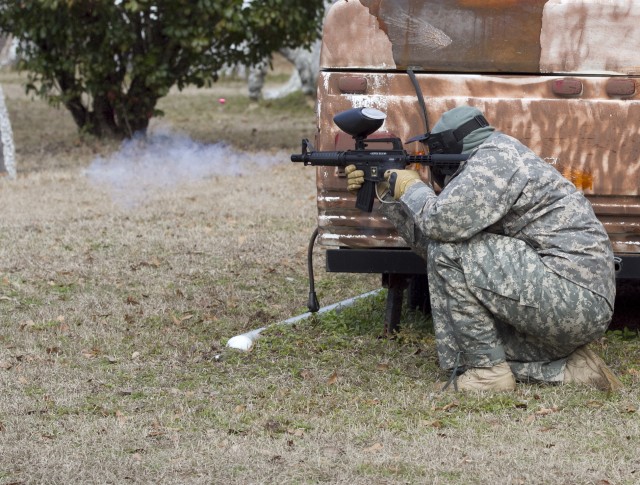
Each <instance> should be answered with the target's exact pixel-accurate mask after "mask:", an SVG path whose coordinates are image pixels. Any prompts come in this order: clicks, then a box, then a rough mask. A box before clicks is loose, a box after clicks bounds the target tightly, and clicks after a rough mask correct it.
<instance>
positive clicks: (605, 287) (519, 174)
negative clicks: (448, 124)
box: [400, 132, 615, 308]
mask: <svg viewBox="0 0 640 485" xmlns="http://www.w3.org/2000/svg"><path fill="white" fill-rule="evenodd" d="M400 202H401V204H402V206H403V208H404V211H405V212H406V213H407V214H408V215H409V216H410V217H412V218H413V222H414V223H415V224H416V225H417V226H418V227H419V228H420V229H421V230H422V231H423V232H424V234H425V235H426V236H427V237H428V238H429V239H433V240H437V241H445V242H457V241H464V240H466V239H469V238H471V237H472V236H474V235H475V234H477V233H479V232H481V231H487V232H491V233H495V234H502V235H505V236H510V237H514V238H518V239H521V240H523V241H525V242H526V243H528V244H529V245H530V246H531V247H532V248H534V249H535V251H536V252H537V253H538V254H539V255H540V257H541V258H542V261H543V262H544V264H545V265H546V267H547V268H549V269H550V270H552V271H554V272H555V273H557V274H558V275H560V276H562V277H564V278H567V279H568V280H570V281H573V282H574V283H576V284H578V285H580V286H582V287H584V288H587V289H589V290H591V291H593V292H595V293H597V294H599V295H601V296H602V297H604V298H605V299H606V300H607V301H608V302H609V304H610V305H611V307H612V308H613V300H614V297H615V274H614V264H613V251H612V248H611V243H610V241H609V238H608V236H607V233H606V231H605V229H604V227H603V226H602V224H601V223H600V221H598V219H597V218H596V216H595V214H594V212H593V209H592V207H591V204H590V203H589V201H588V200H587V199H586V198H585V197H584V195H583V194H582V193H581V192H579V191H578V190H577V189H576V188H575V186H574V185H573V184H572V183H571V182H569V181H568V180H567V179H565V178H564V177H563V176H562V175H561V174H560V173H559V172H558V171H557V170H556V169H555V168H553V167H552V166H551V165H549V164H548V163H546V162H544V161H543V160H542V159H540V158H539V157H538V156H536V155H535V154H534V153H533V152H532V151H531V150H529V149H528V148H527V147H526V146H524V145H523V144H521V143H520V142H519V141H517V140H515V139H514V138H512V137H510V136H507V135H505V134H503V133H499V132H496V133H494V134H493V135H491V136H490V137H489V138H488V139H487V140H486V141H485V142H484V143H483V144H482V145H480V146H479V147H478V148H477V149H476V150H475V151H474V152H473V153H472V156H471V157H470V158H469V159H468V160H467V162H466V163H465V164H464V165H463V166H461V168H460V170H459V171H458V172H457V173H456V175H455V177H454V178H453V179H452V180H451V181H450V182H449V184H448V185H447V186H446V187H445V188H444V190H443V191H442V192H441V193H440V194H439V195H436V194H435V192H434V190H433V188H432V187H431V186H430V185H428V184H424V183H416V184H414V185H412V186H410V187H409V188H408V189H407V192H406V193H405V194H404V195H403V196H402V198H401V200H400Z"/></svg>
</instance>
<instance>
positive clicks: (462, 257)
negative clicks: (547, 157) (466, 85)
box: [346, 106, 621, 391]
mask: <svg viewBox="0 0 640 485" xmlns="http://www.w3.org/2000/svg"><path fill="white" fill-rule="evenodd" d="M427 144H428V145H429V147H430V151H431V152H432V153H435V152H439V153H466V154H470V157H469V159H468V160H467V161H466V162H463V164H462V165H461V166H460V169H459V170H458V171H457V172H456V174H455V175H454V176H453V177H451V180H446V181H445V180H439V181H438V180H437V181H438V183H439V185H444V189H443V190H442V192H441V193H440V194H439V195H436V193H435V192H434V190H433V187H432V186H431V185H430V184H428V183H424V182H422V181H421V179H420V177H419V175H418V173H417V172H416V171H414V170H390V171H389V172H387V174H386V175H385V177H386V178H387V181H388V185H389V192H388V195H387V196H386V197H387V198H390V197H393V199H395V200H396V201H397V202H398V203H396V204H383V205H382V209H381V210H382V211H383V213H384V214H385V216H386V217H387V218H388V219H389V220H390V221H391V222H392V223H393V224H394V226H395V227H396V228H397V229H398V232H399V233H400V234H401V235H402V237H403V238H404V239H405V240H406V242H407V243H408V244H409V245H410V246H411V247H412V248H413V250H414V251H415V252H416V253H417V254H419V255H420V256H421V257H422V258H424V259H425V261H427V268H428V278H429V291H430V294H431V308H432V316H433V323H434V328H435V337H436V345H437V352H438V358H439V361H440V365H441V367H442V368H444V369H448V370H451V371H452V379H451V380H450V383H451V382H453V383H454V387H455V388H456V389H459V390H488V391H503V390H513V389H515V385H516V380H520V381H542V382H554V383H571V382H575V383H582V384H587V385H590V386H594V387H597V388H599V389H602V390H616V389H618V388H620V387H621V383H620V381H619V380H618V379H617V378H616V377H615V375H614V374H613V373H612V372H611V371H610V370H609V368H608V367H607V366H606V365H605V363H604V362H603V361H602V360H601V359H600V358H599V357H598V356H597V355H596V354H595V353H594V352H593V351H591V350H589V349H588V348H587V347H586V345H587V344H588V343H589V342H592V341H593V340H595V339H597V338H599V337H600V336H602V335H603V333H604V332H605V330H606V329H607V327H608V325H609V322H610V321H611V317H612V314H613V301H614V296H615V275H614V261H613V252H612V248H611V243H610V241H609V238H608V236H607V233H606V232H605V230H604V227H603V226H602V224H601V223H600V222H599V221H598V219H597V218H596V216H595V214H594V212H593V209H592V208H591V205H590V203H589V202H588V201H587V199H586V198H585V197H584V196H583V194H582V193H581V192H578V191H577V190H576V188H575V187H574V185H573V184H572V183H571V182H569V181H568V180H566V179H565V178H564V177H563V176H562V175H561V174H560V173H559V172H558V171H557V170H556V169H555V168H553V167H552V166H550V165H549V164H547V163H546V162H544V161H543V160H542V159H540V158H539V157H538V156H536V155H535V154H534V153H533V152H532V151H531V150H529V149H528V148H527V147H525V146H524V145H522V144H521V143H520V142H518V141H517V140H515V139H514V138H512V137H510V136H507V135H506V134H503V133H500V132H498V131H496V130H495V129H494V128H493V127H492V126H490V125H489V124H488V123H487V121H486V120H485V118H484V116H483V115H482V113H481V112H480V111H479V110H478V109H476V108H472V107H469V106H461V107H458V108H455V109H452V110H450V111H448V112H446V113H444V114H443V116H442V118H441V119H440V120H439V121H438V123H436V125H435V126H434V128H433V131H432V133H431V135H430V137H429V139H428V140H427ZM346 171H347V175H348V183H349V189H350V190H351V191H357V190H358V188H359V187H360V185H361V184H362V176H363V173H362V172H360V171H358V170H356V168H355V166H349V167H347V170H346ZM462 371H463V372H462ZM460 372H462V373H461V375H458V374H459V373H460ZM456 376H457V377H456Z"/></svg>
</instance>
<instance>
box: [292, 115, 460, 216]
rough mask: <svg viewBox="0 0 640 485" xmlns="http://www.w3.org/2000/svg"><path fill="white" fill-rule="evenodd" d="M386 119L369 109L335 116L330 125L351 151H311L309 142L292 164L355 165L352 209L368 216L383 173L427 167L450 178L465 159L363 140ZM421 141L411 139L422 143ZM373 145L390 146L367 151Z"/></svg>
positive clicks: (385, 140)
mask: <svg viewBox="0 0 640 485" xmlns="http://www.w3.org/2000/svg"><path fill="white" fill-rule="evenodd" d="M385 118H386V115H385V113H383V112H382V111H379V110H377V109H372V108H354V109H350V110H347V111H343V112H341V113H338V114H337V115H336V116H335V117H334V118H333V121H334V122H335V123H336V125H338V127H339V128H340V129H341V130H343V131H345V132H346V133H348V134H349V135H351V136H352V137H353V138H354V139H355V150H344V151H315V150H314V149H313V147H312V145H311V143H310V142H309V140H306V139H305V140H302V152H301V153H300V154H294V155H291V161H292V162H302V163H303V164H304V165H312V166H323V167H346V166H347V165H355V166H356V168H357V170H362V171H363V172H364V184H363V185H362V187H361V188H360V190H358V194H357V196H356V207H357V208H358V209H360V210H362V211H366V212H371V211H372V210H373V203H374V200H375V197H376V184H377V183H378V182H382V181H384V174H385V172H386V171H387V170H394V169H395V170H401V169H404V168H405V167H406V166H407V165H411V164H420V165H427V166H429V167H430V168H431V169H432V170H433V171H435V172H437V173H438V174H439V175H441V176H446V175H453V174H454V173H455V172H456V171H457V170H458V168H459V167H460V163H461V162H462V161H464V160H466V159H467V158H468V155H462V154H433V155H409V154H408V153H407V152H406V151H405V150H404V149H403V147H402V141H401V140H400V139H399V138H395V137H394V138H375V139H369V138H367V137H368V136H369V135H371V134H372V133H373V132H375V131H376V130H377V129H378V128H380V126H382V123H383V122H384V119H385ZM423 139H424V137H416V138H412V139H411V140H409V141H410V142H411V141H422V140H423ZM373 143H379V144H381V143H387V144H388V143H390V144H391V146H392V148H391V149H390V150H389V149H377V150H371V149H368V148H367V146H368V145H369V144H373Z"/></svg>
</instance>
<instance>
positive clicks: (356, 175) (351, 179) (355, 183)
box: [344, 165, 364, 194]
mask: <svg viewBox="0 0 640 485" xmlns="http://www.w3.org/2000/svg"><path fill="white" fill-rule="evenodd" d="M344 173H346V174H347V190H348V191H349V192H351V193H352V194H355V193H356V192H357V191H358V190H360V187H362V184H363V183H364V172H363V171H362V170H357V168H356V166H355V165H347V166H346V167H344Z"/></svg>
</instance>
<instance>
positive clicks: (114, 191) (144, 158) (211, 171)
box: [84, 128, 287, 207]
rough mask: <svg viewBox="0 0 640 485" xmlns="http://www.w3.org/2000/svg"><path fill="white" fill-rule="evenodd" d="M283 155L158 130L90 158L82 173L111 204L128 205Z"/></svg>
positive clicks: (241, 171) (275, 160)
mask: <svg viewBox="0 0 640 485" xmlns="http://www.w3.org/2000/svg"><path fill="white" fill-rule="evenodd" d="M286 159H287V156H286V155H285V154H284V153H279V154H272V153H267V152H243V151H240V150H237V149H235V148H233V147H232V146H230V145H228V144H227V143H224V142H219V143H213V144H206V143H200V142H197V141H194V140H192V139H191V138H190V137H189V136H186V135H182V134H177V133H172V132H171V131H169V130H167V129H162V128H160V129H156V130H155V132H153V133H150V134H147V136H146V137H143V136H139V137H134V138H132V139H130V140H125V141H124V142H123V143H122V145H121V146H120V149H119V150H118V151H117V152H115V153H113V154H111V155H109V156H108V157H101V156H100V157H97V158H96V159H94V160H93V162H92V163H91V165H90V166H89V167H88V168H87V169H86V170H85V172H84V173H85V175H86V177H87V178H88V179H89V181H90V182H91V183H92V184H94V185H96V186H99V187H101V188H103V189H106V190H107V191H108V192H109V193H110V194H111V196H112V197H113V199H114V201H115V202H116V203H118V204H120V205H123V206H127V207H131V206H136V205H138V204H140V203H143V202H144V201H145V199H146V198H148V197H149V196H150V195H152V194H153V193H155V192H158V191H161V190H166V189H169V188H173V187H176V186H178V185H181V184H188V183H193V182H197V181H200V180H203V179H206V178H209V177H215V176H238V175H243V174H245V173H249V171H250V169H251V168H252V167H254V168H255V167H256V165H259V166H262V167H264V166H271V165H275V164H277V163H281V162H283V161H284V160H286Z"/></svg>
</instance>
